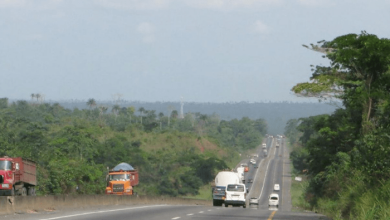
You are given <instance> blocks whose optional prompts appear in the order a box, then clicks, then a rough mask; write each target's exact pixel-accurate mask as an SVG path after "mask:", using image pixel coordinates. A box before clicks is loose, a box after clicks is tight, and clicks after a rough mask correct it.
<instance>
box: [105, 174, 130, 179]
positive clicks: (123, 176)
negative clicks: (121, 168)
mask: <svg viewBox="0 0 390 220" xmlns="http://www.w3.org/2000/svg"><path fill="white" fill-rule="evenodd" d="M128 179H129V174H112V175H110V180H128Z"/></svg>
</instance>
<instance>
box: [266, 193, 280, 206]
mask: <svg viewBox="0 0 390 220" xmlns="http://www.w3.org/2000/svg"><path fill="white" fill-rule="evenodd" d="M271 206H276V207H277V208H278V207H279V195H278V194H276V193H272V194H271V195H269V197H268V207H271Z"/></svg>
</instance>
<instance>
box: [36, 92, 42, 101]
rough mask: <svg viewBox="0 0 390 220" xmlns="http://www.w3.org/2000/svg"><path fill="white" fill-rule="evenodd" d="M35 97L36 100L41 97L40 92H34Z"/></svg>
mask: <svg viewBox="0 0 390 220" xmlns="http://www.w3.org/2000/svg"><path fill="white" fill-rule="evenodd" d="M35 98H37V102H38V100H39V99H40V98H41V94H39V93H37V94H35Z"/></svg>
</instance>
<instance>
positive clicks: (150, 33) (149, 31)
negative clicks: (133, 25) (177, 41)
mask: <svg viewBox="0 0 390 220" xmlns="http://www.w3.org/2000/svg"><path fill="white" fill-rule="evenodd" d="M154 30H155V28H154V26H153V25H152V24H150V23H149V22H142V23H140V24H139V25H138V26H137V32H138V33H140V34H141V35H143V37H142V41H143V42H144V43H153V42H154V41H155V36H154V32H155V31H154Z"/></svg>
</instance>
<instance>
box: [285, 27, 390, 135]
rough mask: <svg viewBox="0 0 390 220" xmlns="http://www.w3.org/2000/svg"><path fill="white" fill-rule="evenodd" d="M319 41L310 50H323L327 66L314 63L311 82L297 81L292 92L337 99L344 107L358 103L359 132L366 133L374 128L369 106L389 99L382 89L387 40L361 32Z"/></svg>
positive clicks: (389, 53) (389, 49)
mask: <svg viewBox="0 0 390 220" xmlns="http://www.w3.org/2000/svg"><path fill="white" fill-rule="evenodd" d="M319 43H320V45H312V46H311V49H312V50H314V51H317V52H321V53H325V55H324V57H327V58H328V59H330V61H331V65H330V66H328V67H324V66H316V67H315V69H313V71H314V72H313V76H312V77H311V78H310V79H311V82H307V83H299V84H297V85H296V86H294V87H293V88H292V91H294V92H295V93H296V94H298V95H303V96H312V97H313V96H314V97H320V98H326V97H336V98H340V99H342V100H343V102H344V105H346V106H347V105H361V106H362V113H361V117H362V122H363V124H362V132H363V134H365V133H367V132H369V130H370V129H372V128H374V127H375V120H376V115H375V111H373V109H376V108H377V107H376V106H377V105H379V104H380V103H381V102H382V101H381V100H383V99H388V98H389V94H388V92H387V91H386V89H385V88H387V87H388V80H389V79H390V77H389V67H390V40H389V39H379V38H378V37H377V36H376V35H372V34H368V33H366V32H365V31H363V32H362V33H361V34H360V35H357V34H348V35H344V36H340V37H337V38H335V39H334V40H332V41H322V42H319ZM306 47H307V48H309V47H308V46H306Z"/></svg>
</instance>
